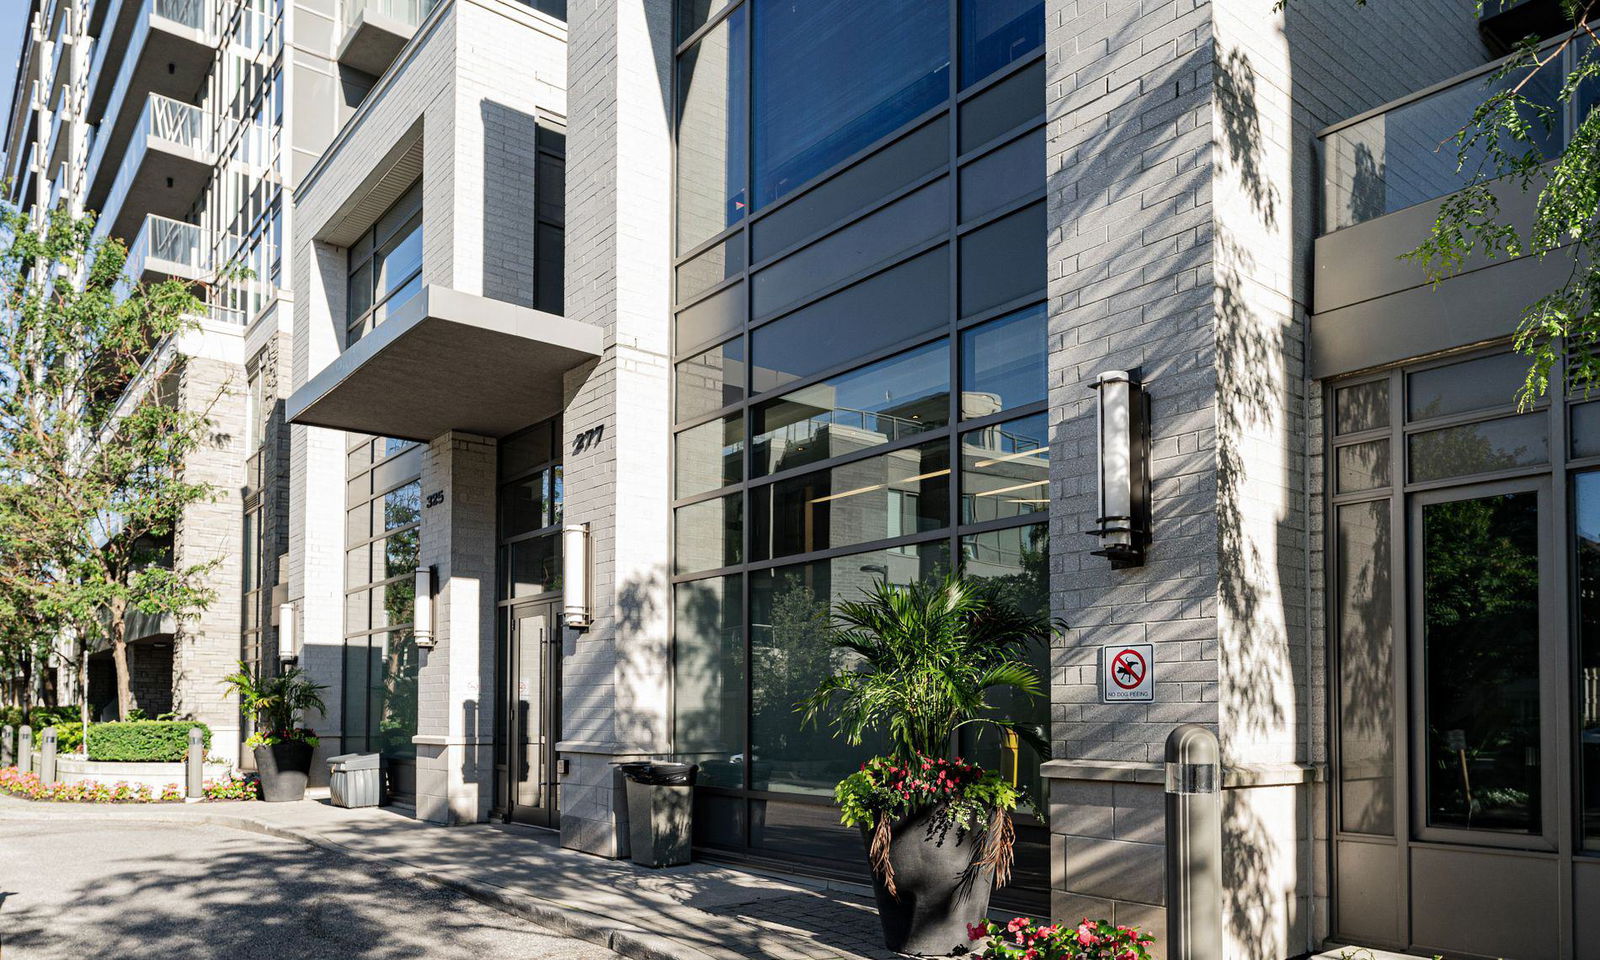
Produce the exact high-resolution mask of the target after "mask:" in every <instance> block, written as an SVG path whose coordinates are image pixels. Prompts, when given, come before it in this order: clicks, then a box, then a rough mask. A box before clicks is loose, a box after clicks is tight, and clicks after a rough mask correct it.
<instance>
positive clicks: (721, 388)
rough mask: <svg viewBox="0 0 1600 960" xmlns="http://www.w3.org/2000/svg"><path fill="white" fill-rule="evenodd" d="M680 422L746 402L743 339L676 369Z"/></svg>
mask: <svg viewBox="0 0 1600 960" xmlns="http://www.w3.org/2000/svg"><path fill="white" fill-rule="evenodd" d="M674 373H675V375H676V378H677V384H676V386H677V410H678V419H679V420H687V419H689V418H691V417H698V416H700V415H701V414H704V413H710V412H711V411H713V410H721V409H722V408H723V407H726V406H728V405H729V404H732V403H738V402H739V401H740V400H743V399H744V379H745V366H744V338H743V337H735V338H734V339H732V340H729V341H728V342H727V343H719V344H717V345H716V346H714V347H712V348H711V349H710V350H707V351H706V352H705V353H702V354H700V355H699V356H695V357H690V358H689V359H687V360H684V361H683V362H681V363H679V364H678V365H677V366H676V367H675V368H674Z"/></svg>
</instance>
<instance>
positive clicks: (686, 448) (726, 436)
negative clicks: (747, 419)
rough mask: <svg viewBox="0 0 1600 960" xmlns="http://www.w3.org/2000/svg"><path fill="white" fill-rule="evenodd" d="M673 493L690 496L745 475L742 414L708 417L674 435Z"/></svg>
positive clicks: (722, 485)
mask: <svg viewBox="0 0 1600 960" xmlns="http://www.w3.org/2000/svg"><path fill="white" fill-rule="evenodd" d="M674 443H675V444H676V447H675V454H674V460H673V467H674V470H673V486H674V488H675V495H676V496H679V497H692V496H694V495H695V494H697V493H705V492H706V491H708V490H715V489H717V488H718V487H725V486H727V485H728V484H730V483H738V482H739V481H740V480H743V479H744V415H743V414H735V415H734V416H731V417H724V418H722V419H721V420H711V421H708V422H706V423H702V424H700V425H699V426H698V427H690V428H689V429H687V430H683V431H680V432H679V433H678V435H677V437H675V438H674Z"/></svg>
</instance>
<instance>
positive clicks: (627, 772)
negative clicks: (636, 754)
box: [617, 760, 699, 786]
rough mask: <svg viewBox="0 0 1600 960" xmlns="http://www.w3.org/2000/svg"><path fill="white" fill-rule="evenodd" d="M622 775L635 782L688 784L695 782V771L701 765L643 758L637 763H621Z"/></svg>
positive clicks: (655, 784) (670, 784)
mask: <svg viewBox="0 0 1600 960" xmlns="http://www.w3.org/2000/svg"><path fill="white" fill-rule="evenodd" d="M617 768H618V769H619V770H621V771H622V775H623V776H625V777H627V778H628V779H629V780H632V781H633V782H634V783H644V784H650V785H652V786H687V785H689V784H693V783H694V773H695V771H696V770H698V769H699V767H697V766H695V765H694V764H692V763H672V762H669V761H666V760H641V761H638V762H636V763H619V764H617Z"/></svg>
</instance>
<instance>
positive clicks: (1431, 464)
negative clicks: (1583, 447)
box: [1407, 412, 1550, 482]
mask: <svg viewBox="0 0 1600 960" xmlns="http://www.w3.org/2000/svg"><path fill="white" fill-rule="evenodd" d="M1549 421H1550V417H1549V414H1546V413H1543V412H1539V413H1528V414H1523V415H1522V416H1518V417H1506V418H1504V419H1501V420H1489V421H1486V422H1484V423H1469V424H1466V425H1464V426H1459V427H1446V428H1444V429H1443V430H1430V431H1428V432H1426V433H1414V434H1412V435H1411V436H1410V437H1409V438H1407V443H1408V444H1409V450H1410V457H1411V479H1412V480H1413V481H1417V482H1421V481H1424V480H1442V479H1444V478H1445V477H1459V476H1466V475H1467V474H1472V473H1492V472H1494V471H1496V470H1509V469H1512V468H1515V467H1522V466H1528V465H1530V464H1536V463H1546V462H1548V461H1549V459H1550V441H1549V437H1548V436H1546V430H1547V429H1548V427H1549Z"/></svg>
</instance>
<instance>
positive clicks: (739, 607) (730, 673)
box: [672, 574, 745, 787]
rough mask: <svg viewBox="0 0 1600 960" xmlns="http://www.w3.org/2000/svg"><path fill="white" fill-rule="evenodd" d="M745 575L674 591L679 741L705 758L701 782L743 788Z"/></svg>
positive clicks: (682, 751)
mask: <svg viewBox="0 0 1600 960" xmlns="http://www.w3.org/2000/svg"><path fill="white" fill-rule="evenodd" d="M741 580H742V578H741V577H739V576H738V575H737V574H736V575H734V576H731V577H714V578H712V579H710V580H696V581H694V582H692V583H680V584H678V585H677V586H676V587H674V588H673V597H674V603H675V613H676V616H677V629H676V632H675V633H674V635H673V637H674V639H673V645H672V679H673V696H672V706H673V710H672V723H673V745H674V747H675V748H676V750H677V756H678V757H679V759H682V760H685V761H687V762H689V763H698V764H699V765H700V772H699V774H698V775H697V776H696V779H695V782H696V783H698V784H702V785H705V786H712V787H742V786H743V785H744V708H745V702H744V688H745V668H744V608H743V598H742V596H741V593H740V591H741Z"/></svg>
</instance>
